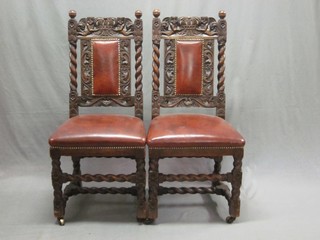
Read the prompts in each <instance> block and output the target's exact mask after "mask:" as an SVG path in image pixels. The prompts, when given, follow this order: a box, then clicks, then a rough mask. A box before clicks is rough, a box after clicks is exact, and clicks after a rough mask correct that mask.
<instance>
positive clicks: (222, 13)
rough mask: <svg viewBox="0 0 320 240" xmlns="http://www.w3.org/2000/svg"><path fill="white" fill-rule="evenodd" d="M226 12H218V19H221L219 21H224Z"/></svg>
mask: <svg viewBox="0 0 320 240" xmlns="http://www.w3.org/2000/svg"><path fill="white" fill-rule="evenodd" d="M226 15H227V14H226V12H225V11H223V10H221V11H220V12H219V17H220V18H221V19H224V18H225V17H226Z"/></svg>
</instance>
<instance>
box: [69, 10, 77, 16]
mask: <svg viewBox="0 0 320 240" xmlns="http://www.w3.org/2000/svg"><path fill="white" fill-rule="evenodd" d="M76 16H77V12H76V11H75V10H70V11H69V17H71V18H75V17H76Z"/></svg>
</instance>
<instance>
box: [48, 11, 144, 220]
mask: <svg viewBox="0 0 320 240" xmlns="http://www.w3.org/2000/svg"><path fill="white" fill-rule="evenodd" d="M69 16H70V20H69V23H68V35H69V48H70V95H69V113H70V118H69V119H68V120H67V121H65V122H64V123H63V124H62V125H61V126H59V127H58V129H57V130H56V131H55V132H54V133H53V134H52V135H51V136H50V138H49V144H50V156H51V158H52V185H53V189H54V192H53V193H54V215H55V217H56V218H57V220H58V223H59V224H60V225H63V224H64V214H65V206H66V202H67V200H68V198H69V197H70V196H73V195H77V194H88V193H89V194H96V193H100V194H106V193H111V194H131V195H135V196H137V202H138V204H137V205H138V206H137V215H136V216H137V220H141V221H143V220H144V219H145V218H146V211H147V209H146V199H145V183H146V172H145V144H146V133H145V129H144V125H143V120H142V119H143V96H142V95H143V93H142V72H141V71H142V65H141V61H142V55H141V52H142V37H143V36H142V32H143V25H142V20H141V16H142V14H141V12H140V11H136V13H135V16H136V19H135V20H134V22H133V21H132V20H131V19H129V18H124V17H119V18H113V17H112V18H111V17H108V18H94V17H88V18H82V19H81V20H80V21H77V20H76V19H75V17H76V12H75V11H70V12H69ZM133 41H134V47H135V56H134V57H135V61H134V63H135V94H134V95H132V94H131V78H132V77H131V75H132V74H131V68H132V67H131V62H132V60H131V42H133ZM78 42H80V46H81V52H80V63H81V94H78V92H77V72H78V70H77V43H78ZM132 59H133V58H132ZM97 106H104V107H109V106H119V107H131V109H134V113H135V116H130V115H124V114H123V115H121V114H82V115H79V107H97ZM61 156H71V159H72V161H73V173H72V174H69V173H65V172H62V169H61V166H60V164H61V162H60V157H61ZM85 157H106V158H111V157H116V158H120V157H121V158H130V159H134V160H135V161H136V171H135V172H134V173H131V174H116V175H115V174H106V175H103V174H95V175H92V174H82V173H81V170H80V159H81V158H85ZM119 161H121V159H119ZM92 164H93V162H92ZM102 167H103V166H102ZM106 171H107V170H106ZM108 171H109V170H108ZM83 182H130V183H132V184H130V186H129V187H99V188H98V187H84V186H83V185H82V183H83ZM66 183H68V184H67V185H66V187H64V186H63V184H66Z"/></svg>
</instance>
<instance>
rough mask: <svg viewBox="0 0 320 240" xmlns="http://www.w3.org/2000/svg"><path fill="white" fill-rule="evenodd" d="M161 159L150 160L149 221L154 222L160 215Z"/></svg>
mask: <svg viewBox="0 0 320 240" xmlns="http://www.w3.org/2000/svg"><path fill="white" fill-rule="evenodd" d="M158 176H159V159H157V158H150V161H149V199H148V219H147V223H152V222H153V221H154V220H155V219H156V218H157V217H158V188H159V179H158Z"/></svg>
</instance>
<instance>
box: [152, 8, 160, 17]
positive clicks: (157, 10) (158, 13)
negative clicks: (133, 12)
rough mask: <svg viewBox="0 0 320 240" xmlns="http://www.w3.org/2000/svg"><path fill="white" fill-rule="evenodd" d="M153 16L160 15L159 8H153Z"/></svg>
mask: <svg viewBox="0 0 320 240" xmlns="http://www.w3.org/2000/svg"><path fill="white" fill-rule="evenodd" d="M153 16H154V17H159V16H160V10H159V9H155V10H153Z"/></svg>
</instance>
